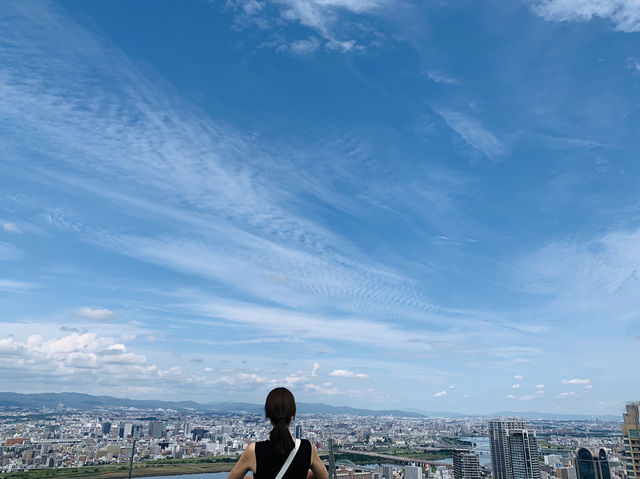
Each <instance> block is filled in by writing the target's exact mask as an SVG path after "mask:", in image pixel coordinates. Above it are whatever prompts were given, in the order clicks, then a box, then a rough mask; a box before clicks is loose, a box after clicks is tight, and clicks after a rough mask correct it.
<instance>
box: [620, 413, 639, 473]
mask: <svg viewBox="0 0 640 479" xmlns="http://www.w3.org/2000/svg"><path fill="white" fill-rule="evenodd" d="M638 409H640V403H638V402H632V403H629V404H627V412H626V413H624V414H623V415H622V419H623V423H622V437H623V439H624V451H625V467H626V469H627V477H628V478H629V479H639V478H640V422H639V420H638V419H639V418H638V412H639V411H638Z"/></svg>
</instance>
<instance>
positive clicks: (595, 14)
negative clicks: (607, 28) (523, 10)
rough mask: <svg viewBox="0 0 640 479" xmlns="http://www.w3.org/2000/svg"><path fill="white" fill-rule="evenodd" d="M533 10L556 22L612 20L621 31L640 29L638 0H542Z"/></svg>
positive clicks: (639, 5)
mask: <svg viewBox="0 0 640 479" xmlns="http://www.w3.org/2000/svg"><path fill="white" fill-rule="evenodd" d="M533 11H534V12H535V13H537V14H538V15H540V16H541V17H543V18H544V19H545V20H550V21H555V22H577V21H583V22H584V21H589V20H592V19H593V18H603V19H606V20H610V21H611V22H613V24H614V25H615V28H616V30H618V31H621V32H638V31H640V4H639V3H638V2H637V1H636V0H606V1H602V0H542V1H536V2H535V3H534V4H533Z"/></svg>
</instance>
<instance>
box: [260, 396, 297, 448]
mask: <svg viewBox="0 0 640 479" xmlns="http://www.w3.org/2000/svg"><path fill="white" fill-rule="evenodd" d="M264 414H265V415H266V416H267V418H269V420H270V421H271V424H272V425H273V429H271V433H269V439H270V440H271V444H272V446H273V448H274V449H275V452H276V454H277V455H278V456H280V458H281V459H285V458H286V457H287V456H288V455H289V453H290V452H291V450H292V449H293V446H294V444H293V439H292V438H291V433H290V432H289V424H290V423H291V418H292V417H294V416H295V415H296V400H295V399H294V398H293V394H291V391H289V390H288V389H287V388H275V389H273V390H272V391H271V392H270V393H269V394H267V400H266V401H265V403H264Z"/></svg>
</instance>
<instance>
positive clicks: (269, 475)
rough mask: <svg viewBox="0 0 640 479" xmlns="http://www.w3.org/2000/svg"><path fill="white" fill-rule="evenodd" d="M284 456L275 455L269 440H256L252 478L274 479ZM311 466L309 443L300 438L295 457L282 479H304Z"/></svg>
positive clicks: (283, 460)
mask: <svg viewBox="0 0 640 479" xmlns="http://www.w3.org/2000/svg"><path fill="white" fill-rule="evenodd" d="M285 461H286V458H284V459H280V458H278V457H276V453H275V451H274V450H273V447H272V446H271V441H268V440H267V441H261V442H256V473H255V474H254V475H253V477H254V479H275V477H276V476H277V475H278V473H279V472H280V469H281V468H282V465H283V464H284V462H285ZM310 466H311V443H310V442H309V441H308V440H306V439H302V440H301V441H300V447H299V448H298V452H297V453H296V457H294V458H293V461H292V462H291V464H290V465H289V469H287V472H286V473H285V475H284V477H283V478H282V479H306V477H307V472H309V467H310Z"/></svg>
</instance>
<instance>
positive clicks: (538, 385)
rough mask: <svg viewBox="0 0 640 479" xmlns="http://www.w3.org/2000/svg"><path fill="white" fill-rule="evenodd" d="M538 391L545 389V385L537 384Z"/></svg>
mask: <svg viewBox="0 0 640 479" xmlns="http://www.w3.org/2000/svg"><path fill="white" fill-rule="evenodd" d="M536 389H544V384H536Z"/></svg>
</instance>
